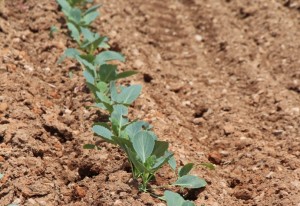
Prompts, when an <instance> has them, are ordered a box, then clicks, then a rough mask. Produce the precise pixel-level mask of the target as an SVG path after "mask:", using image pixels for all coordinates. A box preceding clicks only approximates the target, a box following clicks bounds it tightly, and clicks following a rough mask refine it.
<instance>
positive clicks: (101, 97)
mask: <svg viewBox="0 0 300 206" xmlns="http://www.w3.org/2000/svg"><path fill="white" fill-rule="evenodd" d="M96 95H97V97H98V99H99V100H100V101H101V102H102V103H106V104H111V102H110V99H109V97H108V96H106V95H105V94H103V93H102V92H96Z"/></svg>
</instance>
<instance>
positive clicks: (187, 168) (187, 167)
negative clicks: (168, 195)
mask: <svg viewBox="0 0 300 206" xmlns="http://www.w3.org/2000/svg"><path fill="white" fill-rule="evenodd" d="M193 167H194V164H193V163H188V164H186V165H184V166H183V167H182V168H180V169H179V171H178V175H179V177H182V176H184V175H187V174H189V173H190V171H191V170H192V169H193Z"/></svg>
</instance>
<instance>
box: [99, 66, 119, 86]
mask: <svg viewBox="0 0 300 206" xmlns="http://www.w3.org/2000/svg"><path fill="white" fill-rule="evenodd" d="M99 75H100V80H101V81H103V82H106V83H109V82H111V81H112V80H115V79H116V76H117V66H116V65H112V64H103V65H101V66H100V71H99Z"/></svg>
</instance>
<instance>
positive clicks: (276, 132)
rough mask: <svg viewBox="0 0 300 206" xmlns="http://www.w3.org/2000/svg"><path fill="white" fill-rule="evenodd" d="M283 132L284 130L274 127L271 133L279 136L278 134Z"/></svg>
mask: <svg viewBox="0 0 300 206" xmlns="http://www.w3.org/2000/svg"><path fill="white" fill-rule="evenodd" d="M283 132H284V131H283V130H282V129H276V130H274V131H273V132H272V133H273V135H275V136H280V135H282V133H283Z"/></svg>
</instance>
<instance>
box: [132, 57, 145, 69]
mask: <svg viewBox="0 0 300 206" xmlns="http://www.w3.org/2000/svg"><path fill="white" fill-rule="evenodd" d="M144 65H145V63H144V62H143V61H142V60H140V59H137V60H135V61H134V63H133V68H135V69H141V67H143V66H144Z"/></svg>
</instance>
